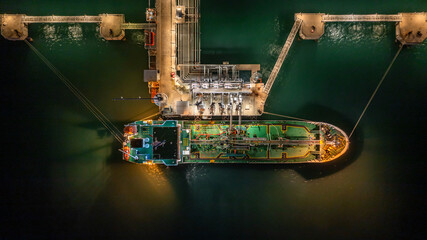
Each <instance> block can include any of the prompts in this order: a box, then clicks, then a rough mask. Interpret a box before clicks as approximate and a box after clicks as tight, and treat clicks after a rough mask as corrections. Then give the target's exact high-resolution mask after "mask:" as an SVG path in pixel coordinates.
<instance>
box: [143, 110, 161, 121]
mask: <svg viewBox="0 0 427 240" xmlns="http://www.w3.org/2000/svg"><path fill="white" fill-rule="evenodd" d="M159 114H160V112H157V113H155V114H153V115H150V116H148V117H145V118H143V119H141V120H148V119H150V118H152V117H155V116H157V115H159Z"/></svg>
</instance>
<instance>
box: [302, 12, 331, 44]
mask: <svg viewBox="0 0 427 240" xmlns="http://www.w3.org/2000/svg"><path fill="white" fill-rule="evenodd" d="M323 15H325V14H324V13H296V14H295V20H296V19H298V18H299V19H301V20H302V25H301V28H300V30H299V36H300V37H301V38H302V39H305V40H317V39H319V38H320V37H321V36H322V35H323V33H325V23H324V22H323V21H322V16H323Z"/></svg>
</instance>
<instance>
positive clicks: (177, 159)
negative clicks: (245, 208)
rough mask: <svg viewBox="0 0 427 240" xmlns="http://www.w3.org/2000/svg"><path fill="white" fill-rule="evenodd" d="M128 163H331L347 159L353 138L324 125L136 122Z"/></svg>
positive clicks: (128, 135) (127, 144)
mask: <svg viewBox="0 0 427 240" xmlns="http://www.w3.org/2000/svg"><path fill="white" fill-rule="evenodd" d="M124 136H125V139H126V140H125V141H124V142H123V148H122V149H120V151H121V152H122V153H123V159H124V160H126V161H129V162H132V163H137V164H164V165H166V166H176V165H178V164H189V163H234V164H236V163H246V164H292V163H293V164H298V163H325V162H329V161H332V160H334V159H337V158H339V157H340V156H342V155H343V154H344V153H345V152H346V151H347V149H348V146H349V139H348V137H347V135H346V134H345V132H344V131H342V130H341V129H339V128H338V127H336V126H333V125H331V124H327V123H323V122H307V121H289V120H261V121H240V122H232V121H230V122H227V121H216V122H213V121H187V120H182V121H178V120H165V121H151V120H150V121H136V122H133V123H130V124H128V125H126V126H125V128H124Z"/></svg>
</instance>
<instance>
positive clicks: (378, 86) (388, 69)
mask: <svg viewBox="0 0 427 240" xmlns="http://www.w3.org/2000/svg"><path fill="white" fill-rule="evenodd" d="M402 48H403V45H401V46H400V48H399V50H398V51H397V53H396V55H395V56H394V58H393V60H392V61H391V63H390V65H388V68H387V70H386V71H385V73H384V75H383V77H382V78H381V81H380V82H379V83H378V85H377V88H375V91H374V92H373V93H372V95H371V98H370V99H369V101H368V104H366V106H365V109H363V112H362V114H360V117H359V119H358V120H357V122H356V124H355V125H354V127H353V130H352V131H351V133H350V135H349V137H348V138H351V136H352V135H353V133H354V130H356V128H357V125H359V122H360V120H361V119H362V117H363V115H364V114H365V112H366V109H368V107H369V104H371V101H372V99H374V97H375V94H377V91H378V89H379V88H380V86H381V84H382V83H383V81H384V79H385V77H386V76H387V74H388V72H389V71H390V69H391V66H393V63H394V61H395V60H396V58H397V56H399V53H400V51H402Z"/></svg>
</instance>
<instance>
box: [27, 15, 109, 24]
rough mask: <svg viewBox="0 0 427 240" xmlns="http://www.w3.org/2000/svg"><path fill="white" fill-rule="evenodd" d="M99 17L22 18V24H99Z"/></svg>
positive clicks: (100, 18)
mask: <svg viewBox="0 0 427 240" xmlns="http://www.w3.org/2000/svg"><path fill="white" fill-rule="evenodd" d="M101 20H102V17H101V16H86V15H84V16H54V15H52V16H23V17H22V22H23V23H100V22H101Z"/></svg>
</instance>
